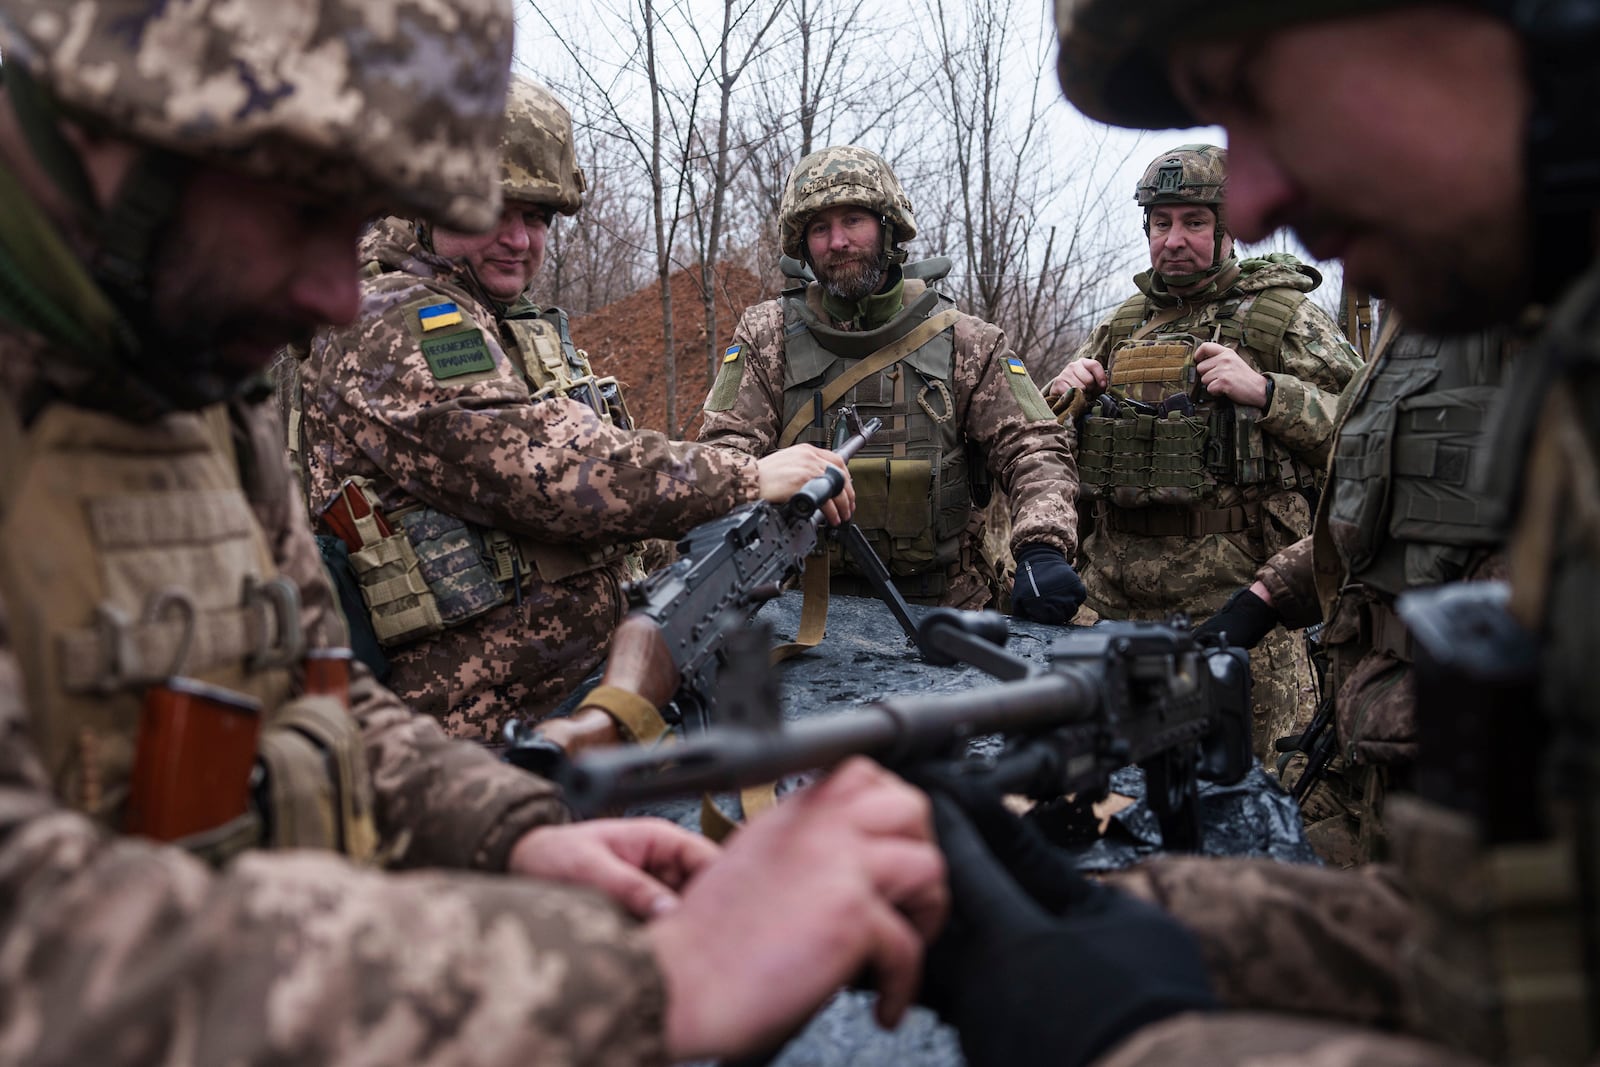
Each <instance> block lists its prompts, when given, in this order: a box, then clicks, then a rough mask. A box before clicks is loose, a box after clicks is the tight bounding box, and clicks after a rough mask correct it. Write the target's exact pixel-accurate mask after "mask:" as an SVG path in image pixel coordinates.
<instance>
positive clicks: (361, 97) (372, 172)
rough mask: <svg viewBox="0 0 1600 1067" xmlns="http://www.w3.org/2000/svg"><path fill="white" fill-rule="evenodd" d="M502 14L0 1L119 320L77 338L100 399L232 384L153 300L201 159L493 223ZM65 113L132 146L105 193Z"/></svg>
mask: <svg viewBox="0 0 1600 1067" xmlns="http://www.w3.org/2000/svg"><path fill="white" fill-rule="evenodd" d="M512 25H513V20H512V17H511V10H510V5H509V3H507V2H506V0H454V2H453V3H451V4H449V5H438V4H434V3H430V2H427V0H391V2H389V3H385V4H369V3H365V2H363V0H305V2H299V3H294V4H268V3H261V4H222V3H207V2H200V3H184V4H151V3H148V2H147V0H85V2H83V3H76V4H71V5H63V4H61V3H58V2H56V0H0V52H3V54H4V56H5V75H4V81H5V91H6V98H7V106H10V107H11V108H12V109H13V110H14V111H15V112H16V113H17V117H18V120H19V125H20V126H21V128H22V130H23V132H24V134H25V136H26V137H27V139H28V142H29V145H30V148H31V150H32V154H33V156H34V158H35V159H36V160H38V161H39V163H40V165H41V166H43V167H44V168H45V169H46V171H47V172H48V174H49V176H50V178H51V180H52V182H53V183H54V184H55V186H56V187H57V188H58V189H59V190H60V191H61V193H62V194H63V195H64V196H65V197H66V198H67V199H68V200H69V201H71V205H72V209H73V211H74V212H75V213H76V215H77V216H78V218H79V220H80V221H81V223H82V225H83V227H84V229H85V230H86V231H87V232H88V233H89V234H90V235H91V236H92V237H93V238H94V239H95V241H96V244H97V246H98V249H99V251H98V254H97V255H96V256H95V258H94V259H93V260H92V261H91V262H90V263H89V268H90V270H91V273H92V274H93V276H94V279H95V281H96V282H97V283H98V284H99V285H100V287H101V288H102V289H103V290H104V291H105V293H106V294H107V295H108V296H109V297H110V298H111V300H112V301H113V302H114V304H115V305H116V306H117V308H118V310H119V312H120V313H121V314H122V316H123V318H124V319H125V324H124V325H125V328H124V329H122V330H120V336H119V337H118V338H117V339H116V341H115V342H114V344H113V345H112V348H113V350H112V351H104V352H91V351H78V350H76V349H75V350H74V355H73V358H77V359H80V360H82V361H83V363H84V367H85V369H86V370H88V371H89V372H90V373H91V374H93V375H99V376H104V377H105V378H106V379H107V380H108V381H112V382H115V383H116V391H115V396H114V398H113V399H111V400H109V401H108V402H106V404H105V406H107V407H109V408H111V409H113V410H118V411H120V412H122V413H124V414H126V415H128V416H130V417H150V416H152V415H155V414H159V413H160V412H161V411H163V410H170V409H172V408H194V407H201V406H204V405H206V404H210V403H214V402H215V401H217V400H219V399H221V398H222V397H223V396H225V395H227V393H228V392H229V391H231V390H232V389H234V388H236V387H237V384H238V383H233V382H230V383H226V384H219V382H218V375H217V374H215V373H212V372H213V371H214V370H215V362H214V361H215V356H214V354H212V353H206V352H195V351H192V345H186V344H175V343H173V342H172V339H171V338H167V337H165V336H164V335H163V333H162V331H161V330H160V329H159V328H158V327H157V326H156V325H155V323H154V322H153V321H152V318H151V315H150V307H149V300H150V282H151V272H152V266H153V263H154V260H155V256H156V251H157V245H158V243H159V239H160V237H161V235H162V234H163V233H164V232H165V231H166V230H167V229H168V228H169V227H170V226H171V225H172V224H173V222H174V221H175V219H176V218H177V214H178V207H179V200H180V198H181V195H182V190H183V189H184V187H185V186H186V184H187V179H188V177H189V175H190V174H191V173H192V172H193V171H194V169H195V168H196V167H197V166H214V167H219V168H224V169H227V170H231V171H234V172H237V173H240V174H244V175H247V176H250V177H254V178H260V179H265V180H268V181H273V182H280V183H283V184H285V185H288V186H292V187H294V188H297V189H300V190H303V191H305V192H307V193H310V194H313V195H314V196H315V197H316V198H317V199H318V200H319V201H327V202H336V203H338V202H348V203H351V204H352V205H355V204H370V205H371V206H372V208H373V209H378V208H388V209H391V210H396V211H399V212H402V213H405V214H409V215H413V216H422V217H428V218H433V219H436V220H438V221H439V222H440V223H443V224H445V225H448V226H451V227H454V228H459V229H462V230H466V231H472V232H478V231H482V230H485V229H487V228H488V227H489V226H490V225H492V224H493V222H494V220H495V218H496V217H498V215H499V211H500V189H499V183H498V181H497V180H496V178H497V176H498V174H497V171H498V167H499V162H498V155H499V153H498V151H497V141H498V137H499V134H500V127H501V121H502V116H503V115H504V107H505V92H506V80H507V78H508V77H509V70H510V50H511V31H512ZM62 121H69V122H71V123H74V124H76V125H78V126H80V127H82V128H83V129H85V130H87V131H89V132H90V133H91V134H95V135H101V136H109V137H114V138H119V139H123V140H126V141H130V142H133V143H135V144H138V145H140V146H142V151H141V152H140V154H139V157H138V159H137V162H136V163H135V165H134V167H133V168H132V170H131V171H130V173H129V175H128V177H127V178H125V179H124V180H123V182H122V184H121V186H120V188H119V189H118V190H116V192H115V194H114V196H113V198H112V201H111V203H110V204H109V205H104V206H102V205H101V204H100V203H99V202H98V201H97V200H96V198H95V196H94V195H93V193H92V186H91V184H90V182H89V179H88V177H87V175H86V174H85V172H84V168H83V165H82V163H81V161H80V159H79V156H78V153H77V150H76V149H75V148H74V147H73V144H72V142H71V141H70V140H69V139H68V138H67V137H66V135H65V134H64V133H63V131H62V129H61V125H60V124H61V122H62ZM140 352H155V353H159V354H160V358H140V356H139V353H140ZM219 394H220V395H219Z"/></svg>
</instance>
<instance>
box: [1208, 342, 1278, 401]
mask: <svg viewBox="0 0 1600 1067" xmlns="http://www.w3.org/2000/svg"><path fill="white" fill-rule="evenodd" d="M1194 369H1195V370H1196V371H1197V372H1198V373H1199V375H1200V381H1201V383H1202V384H1203V385H1204V386H1205V387H1206V392H1208V393H1210V394H1211V395H1212V396H1219V397H1227V398H1228V399H1229V400H1232V401H1233V402H1234V403H1235V404H1243V405H1244V406H1245V407H1250V408H1259V407H1265V406H1266V404H1267V376H1266V375H1265V374H1262V373H1261V372H1260V371H1257V370H1255V369H1254V368H1253V367H1251V366H1250V364H1248V363H1246V362H1245V361H1244V359H1243V357H1241V356H1240V355H1239V353H1237V352H1235V351H1234V350H1233V349H1231V348H1229V347H1228V346H1226V345H1219V344H1217V342H1215V341H1207V342H1205V343H1204V344H1202V345H1201V346H1200V347H1199V348H1197V349H1195V350H1194Z"/></svg>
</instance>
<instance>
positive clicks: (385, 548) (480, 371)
mask: <svg viewBox="0 0 1600 1067" xmlns="http://www.w3.org/2000/svg"><path fill="white" fill-rule="evenodd" d="M502 150H503V162H502V173H501V185H502V189H503V191H504V195H505V198H506V207H505V209H504V211H503V212H502V214H501V218H500V221H499V224H498V226H497V228H496V229H495V230H494V231H492V232H491V233H490V234H488V235H486V236H482V237H479V236H476V235H468V234H461V233H458V232H456V231H453V230H450V229H448V228H446V227H436V226H430V225H429V224H428V223H427V222H426V221H425V220H420V219H404V218H386V219H382V220H380V221H379V222H377V223H376V224H375V225H374V226H373V227H372V229H371V230H370V231H369V232H368V234H367V236H366V238H365V239H364V240H363V242H362V246H361V257H362V259H363V261H364V262H365V264H366V266H365V268H364V271H365V273H366V275H367V277H366V278H365V280H363V282H362V287H361V295H362V311H361V317H360V319H359V320H358V321H357V322H356V323H355V324H354V325H351V326H348V327H345V328H343V329H335V330H327V331H324V332H322V333H321V334H319V335H318V336H317V338H316V340H315V341H314V342H313V344H312V346H311V351H310V354H309V358H306V359H304V360H303V362H302V363H301V366H300V371H299V380H300V390H301V396H302V404H303V408H304V414H303V416H302V419H301V421H300V428H299V437H300V439H301V445H300V447H301V449H302V462H303V464H304V467H305V476H306V481H307V486H308V489H307V496H308V500H309V502H310V504H311V507H312V509H313V511H315V510H317V509H319V508H322V507H324V506H325V505H327V504H328V503H329V502H330V501H333V500H334V499H335V497H336V496H337V495H338V494H339V492H340V487H341V486H342V485H343V484H344V483H345V481H346V479H349V478H352V477H356V478H363V479H366V482H367V491H368V492H369V493H370V494H371V495H372V497H374V498H375V503H376V506H377V507H378V508H379V509H380V510H381V511H382V512H383V514H384V515H385V516H386V517H387V520H388V522H389V523H390V524H391V526H392V527H393V528H394V530H395V533H394V534H392V535H390V537H389V538H388V539H386V540H385V541H384V542H383V543H381V544H378V545H374V546H372V547H370V548H366V549H364V550H362V551H356V552H353V554H352V562H353V563H354V565H355V570H356V574H357V579H358V581H359V582H360V583H361V585H362V587H363V595H364V597H365V598H366V601H367V604H368V607H369V610H370V612H371V616H372V622H373V626H374V629H375V631H376V632H377V637H378V640H379V641H380V643H382V644H383V645H384V646H385V650H386V653H387V655H388V658H389V661H390V665H391V674H390V677H389V684H390V685H391V686H393V688H394V689H395V691H396V692H397V693H399V694H400V695H401V696H402V697H403V698H404V699H405V700H406V701H407V702H409V703H410V704H411V705H412V706H413V707H415V708H417V709H418V710H421V711H426V712H428V713H429V714H431V715H435V716H437V717H438V718H439V719H440V721H442V722H443V723H444V724H445V729H446V730H447V731H448V732H449V733H450V734H451V735H452V736H455V737H465V738H475V739H479V740H491V739H494V738H497V737H498V736H499V730H500V726H501V725H502V723H503V722H504V721H505V720H506V719H507V718H509V717H512V716H517V717H522V718H524V719H539V718H542V717H543V716H544V715H545V714H547V713H548V712H549V711H550V710H552V709H553V708H554V707H555V706H556V705H557V704H558V703H560V701H561V699H562V698H563V697H564V696H565V695H566V694H567V693H568V692H569V691H570V690H571V689H572V688H573V687H574V686H575V685H577V684H578V683H579V682H580V681H582V680H583V679H584V678H585V677H586V676H587V675H588V674H589V673H590V672H591V671H593V669H594V668H595V666H596V665H598V664H599V663H600V662H601V661H602V660H603V659H604V657H605V652H606V648H607V646H608V644H609V642H610V638H611V632H612V631H613V630H614V629H615V628H616V625H617V623H618V622H619V621H620V620H621V616H622V613H623V611H624V610H625V603H624V600H623V596H622V590H621V586H622V583H623V582H625V581H627V580H628V579H629V578H630V577H639V575H638V574H637V573H631V574H630V571H629V568H628V566H627V561H626V556H627V554H628V551H629V549H630V547H631V544H630V543H631V542H634V541H636V540H637V539H639V538H642V537H676V536H678V535H679V534H682V533H683V532H684V531H686V530H688V529H689V528H690V527H693V526H695V525H698V524H699V523H702V522H705V521H706V520H708V519H711V518H714V517H716V516H718V515H722V514H724V513H726V512H727V511H729V510H731V509H732V508H733V507H735V506H736V505H738V504H741V503H743V502H745V501H747V500H752V499H755V498H756V497H757V496H758V495H759V496H762V497H765V498H767V499H775V500H776V499H784V498H787V497H788V496H789V495H791V494H792V493H793V492H794V491H795V490H796V489H798V488H799V487H800V486H801V485H803V484H804V482H805V479H806V478H808V477H810V476H812V475H815V474H818V473H820V472H821V470H822V468H823V465H824V464H826V463H828V462H830V461H831V462H833V463H834V464H835V465H837V464H840V463H842V462H843V461H842V460H839V459H838V458H837V457H836V456H833V455H832V454H831V453H829V452H826V451H823V450H821V449H814V448H810V447H803V448H798V449H792V450H789V451H787V452H786V453H785V454H784V455H783V456H779V457H773V458H772V459H770V460H769V461H767V462H766V463H762V464H758V463H757V462H755V461H754V460H752V459H749V458H748V457H745V456H740V455H733V454H730V453H728V452H726V451H723V450H720V449H708V448H702V447H699V446H697V445H692V444H681V443H675V442H673V441H670V440H668V439H667V438H666V437H665V436H663V435H661V434H659V433H654V432H649V431H642V430H636V429H634V428H632V427H631V426H630V425H629V423H628V421H627V418H626V414H625V408H624V407H622V405H621V403H620V397H618V396H617V394H616V383H615V382H614V381H613V380H609V379H607V380H601V381H596V379H595V378H594V376H593V374H592V373H591V372H590V371H589V368H588V366H587V361H586V358H585V357H583V355H582V353H580V352H578V351H577V350H576V349H574V348H573V346H572V342H571V339H570V337H569V335H568V333H567V317H566V313H565V312H563V311H561V310H560V309H559V308H549V309H540V308H538V307H536V306H534V305H533V304H532V303H531V302H530V301H529V300H528V298H527V295H526V290H527V287H528V285H529V284H530V282H531V281H532V280H533V277H534V275H535V274H536V273H537V272H538V269H539V266H540V264H541V263H542V261H543V257H544V241H545V235H546V232H547V230H548V227H549V226H550V224H551V223H552V221H553V219H554V216H555V215H556V214H557V213H561V214H566V215H572V214H575V213H576V212H577V211H578V209H579V207H580V206H581V203H582V197H583V192H584V187H585V186H584V177H583V173H582V171H580V170H579V169H578V165H577V159H576V156H575V155H574V150H573V142H572V119H571V117H570V116H569V115H568V114H567V110H566V108H565V107H563V106H562V105H561V104H560V103H559V102H558V101H557V100H556V99H555V98H554V97H553V96H551V95H550V93H549V92H548V91H547V90H546V89H544V88H543V87H542V86H539V85H537V84H536V83H534V82H531V81H528V80H526V79H522V78H514V79H513V81H512V91H511V98H510V105H509V107H508V113H507V122H506V128H505V133H504V137H503V144H502ZM829 512H830V514H831V516H832V517H834V518H837V511H836V510H835V508H834V506H833V505H832V504H831V503H830V506H829ZM391 551H392V552H396V553H400V554H402V555H404V556H405V557H406V558H407V564H408V566H409V568H410V575H409V577H408V578H407V579H406V580H405V581H403V582H397V580H396V573H395V572H396V568H395V567H394V566H392V565H391V556H390V553H391Z"/></svg>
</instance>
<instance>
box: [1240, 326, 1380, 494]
mask: <svg viewBox="0 0 1600 1067" xmlns="http://www.w3.org/2000/svg"><path fill="white" fill-rule="evenodd" d="M1280 356H1281V361H1282V367H1283V370H1282V372H1281V373H1276V374H1270V375H1268V377H1270V378H1271V379H1272V390H1273V392H1272V403H1271V404H1270V405H1268V407H1267V410H1266V412H1265V413H1263V414H1262V416H1261V421H1260V422H1259V423H1257V425H1258V426H1259V427H1260V428H1261V431H1262V432H1263V433H1267V434H1271V435H1272V436H1273V437H1275V438H1277V439H1278V440H1279V441H1282V442H1283V443H1284V445H1286V446H1287V447H1288V448H1289V450H1290V451H1291V452H1293V453H1294V454H1295V455H1296V456H1297V457H1298V458H1299V459H1301V460H1303V461H1304V462H1306V463H1309V464H1311V465H1312V466H1313V467H1316V468H1318V469H1319V470H1320V469H1321V468H1323V467H1325V466H1327V462H1328V454H1329V452H1330V451H1331V450H1332V448H1333V436H1334V429H1335V427H1336V425H1337V423H1338V407H1339V396H1340V394H1342V393H1343V392H1344V390H1345V387H1346V386H1348V385H1349V384H1350V381H1351V379H1352V378H1354V377H1355V376H1356V373H1357V372H1358V371H1360V369H1361V356H1360V355H1359V354H1357V352H1356V350H1355V349H1354V348H1351V347H1350V342H1349V341H1346V340H1345V338H1344V334H1342V333H1341V332H1339V327H1338V325H1337V324H1336V323H1335V322H1334V321H1333V320H1332V319H1330V318H1329V317H1328V313H1327V312H1325V311H1323V310H1322V309H1321V308H1320V307H1318V306H1317V305H1316V304H1315V303H1313V302H1312V301H1310V300H1306V301H1303V302H1302V303H1301V304H1300V308H1299V310H1298V311H1297V312H1296V313H1295V318H1294V322H1292V323H1290V325H1289V330H1288V332H1287V333H1285V334H1284V339H1283V350H1282V352H1281V353H1280Z"/></svg>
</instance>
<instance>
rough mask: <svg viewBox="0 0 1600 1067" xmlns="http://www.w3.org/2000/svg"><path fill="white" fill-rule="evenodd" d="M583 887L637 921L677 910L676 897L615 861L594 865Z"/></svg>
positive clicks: (630, 868)
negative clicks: (620, 906) (618, 907)
mask: <svg viewBox="0 0 1600 1067" xmlns="http://www.w3.org/2000/svg"><path fill="white" fill-rule="evenodd" d="M582 884H584V885H587V886H590V887H591V888H594V889H597V890H599V891H600V892H602V893H604V894H605V895H606V896H608V897H610V898H611V899H612V900H614V901H616V902H617V903H618V904H620V905H622V907H624V908H626V909H627V910H628V912H629V914H631V915H632V916H633V917H634V918H636V919H653V918H656V917H657V916H660V915H665V914H666V913H667V912H669V911H671V910H672V909H673V908H675V907H677V906H678V894H677V893H675V892H673V891H672V890H671V889H669V888H668V887H667V886H666V885H665V884H663V883H662V882H660V881H658V880H656V879H655V878H653V877H652V876H650V875H649V874H646V873H645V872H644V871H641V870H640V869H639V868H637V867H635V866H633V865H632V864H629V863H627V862H625V861H623V860H621V859H619V858H616V857H612V858H611V860H610V861H609V862H607V861H604V860H601V861H597V862H596V863H595V865H594V867H593V868H592V869H591V870H590V871H589V877H588V878H586V879H584V881H583V883H582Z"/></svg>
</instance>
